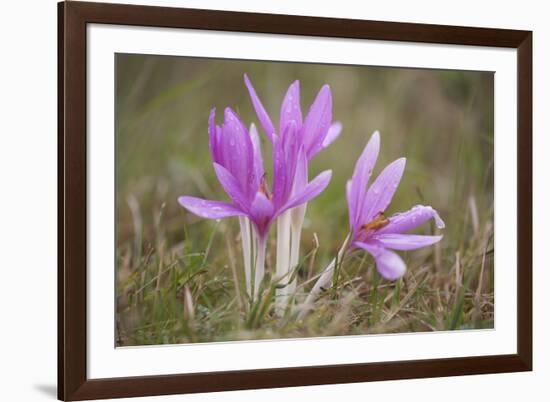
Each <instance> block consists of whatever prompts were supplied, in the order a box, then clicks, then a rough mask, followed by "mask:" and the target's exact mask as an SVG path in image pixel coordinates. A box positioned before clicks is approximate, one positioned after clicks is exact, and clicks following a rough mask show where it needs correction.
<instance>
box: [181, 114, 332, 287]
mask: <svg viewBox="0 0 550 402" xmlns="http://www.w3.org/2000/svg"><path fill="white" fill-rule="evenodd" d="M287 130H288V131H289V133H288V134H289V135H288V140H286V141H285V140H279V138H278V137H275V138H274V150H273V154H274V158H273V164H274V166H273V172H274V179H273V192H272V193H271V192H270V191H269V187H268V184H267V181H266V179H265V171H264V167H263V161H262V154H261V150H260V141H259V138H258V135H257V132H256V130H255V129H252V130H251V131H250V132H249V131H248V130H247V129H246V127H245V126H244V124H243V123H242V122H241V120H240V119H239V117H238V116H237V114H236V113H235V112H233V111H232V110H231V109H230V108H226V109H225V112H224V123H223V124H222V125H221V126H217V125H216V124H215V110H212V111H211V113H210V117H209V124H208V131H209V140H210V152H211V154H212V159H213V165H214V170H215V172H216V176H217V178H218V181H219V182H220V184H221V186H222V187H223V189H224V190H225V192H226V193H227V195H228V196H229V197H230V198H231V202H223V201H211V200H204V199H201V198H196V197H189V196H182V197H179V198H178V201H179V203H180V204H181V205H182V206H183V207H184V208H186V209H187V210H189V211H190V212H192V213H194V214H195V215H198V216H200V217H203V218H207V219H220V218H225V217H230V216H239V217H242V218H247V220H248V221H245V223H246V224H248V222H250V225H251V228H252V231H251V232H252V234H253V235H254V236H253V237H254V239H253V241H255V246H256V247H255V248H256V262H255V275H254V283H253V286H254V287H253V288H252V289H250V288H248V290H249V294H250V295H254V296H256V295H257V294H258V291H259V286H260V283H261V281H262V279H263V276H264V265H265V247H266V239H267V233H268V231H269V228H270V226H271V224H272V222H273V220H274V219H276V218H277V216H279V215H280V214H281V213H283V212H284V211H286V210H288V209H290V208H293V207H296V206H298V205H300V204H303V203H304V202H307V201H308V200H310V199H312V198H314V197H316V196H317V195H318V194H319V193H321V192H322V191H323V190H324V189H325V187H326V186H327V185H328V183H329V181H330V177H331V174H332V172H331V171H329V170H327V171H325V172H323V173H321V174H319V175H318V176H317V177H316V178H315V179H313V180H312V181H311V182H310V183H307V184H306V185H305V186H304V187H303V188H302V189H301V191H300V192H299V193H296V194H291V193H292V191H291V189H292V184H293V182H294V177H295V176H296V170H297V166H298V163H299V161H300V159H302V160H303V159H305V153H304V151H303V147H302V146H301V144H300V142H299V137H297V136H296V135H295V133H294V132H293V131H295V126H294V125H289V127H288V129H287ZM300 155H301V156H300ZM241 227H243V221H241ZM243 246H246V239H244V238H243ZM248 247H249V248H250V247H252V244H251V242H248ZM250 255H251V253H249V256H250ZM245 259H246V258H245ZM245 266H246V261H245ZM248 282H251V283H252V279H251V275H250V274H248V279H247V283H248ZM251 287H252V285H251Z"/></svg>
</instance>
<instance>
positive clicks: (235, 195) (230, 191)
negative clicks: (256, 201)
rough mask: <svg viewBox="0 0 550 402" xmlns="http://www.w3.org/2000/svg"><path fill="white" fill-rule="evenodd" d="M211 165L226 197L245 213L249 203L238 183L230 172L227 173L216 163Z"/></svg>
mask: <svg viewBox="0 0 550 402" xmlns="http://www.w3.org/2000/svg"><path fill="white" fill-rule="evenodd" d="M213 165H214V170H215V171H216V176H217V177H218V181H219V182H220V184H221V185H222V187H223V189H224V190H225V192H226V193H227V195H228V196H229V197H230V198H231V199H232V200H233V202H234V203H235V204H237V205H238V206H239V207H240V208H241V209H243V210H244V211H246V210H247V205H249V203H250V201H249V199H248V198H247V196H246V194H245V193H244V191H243V190H242V188H241V185H240V183H239V182H238V181H237V179H236V178H235V177H234V176H233V175H232V174H231V172H229V171H228V170H227V169H226V168H224V167H223V166H222V165H218V164H217V163H213Z"/></svg>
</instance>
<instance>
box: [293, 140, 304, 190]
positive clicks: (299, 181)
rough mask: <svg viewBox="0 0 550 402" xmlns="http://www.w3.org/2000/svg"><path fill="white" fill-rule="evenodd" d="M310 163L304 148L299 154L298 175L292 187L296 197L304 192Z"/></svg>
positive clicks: (295, 176)
mask: <svg viewBox="0 0 550 402" xmlns="http://www.w3.org/2000/svg"><path fill="white" fill-rule="evenodd" d="M307 170H308V162H307V156H306V151H305V150H304V147H301V148H300V151H299V152H298V163H297V164H296V174H295V175H294V184H293V187H292V195H296V194H298V193H300V192H301V191H303V189H304V188H305V187H306V185H307V180H308V171H307Z"/></svg>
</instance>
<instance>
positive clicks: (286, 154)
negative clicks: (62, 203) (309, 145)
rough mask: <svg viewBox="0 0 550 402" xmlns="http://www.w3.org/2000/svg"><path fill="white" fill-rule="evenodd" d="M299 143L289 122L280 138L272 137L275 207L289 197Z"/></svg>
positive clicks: (293, 124) (292, 124)
mask: <svg viewBox="0 0 550 402" xmlns="http://www.w3.org/2000/svg"><path fill="white" fill-rule="evenodd" d="M300 142H301V141H300V138H299V136H298V135H297V133H296V123H295V122H294V121H291V122H289V124H288V125H287V127H286V129H285V133H284V135H283V136H282V138H281V137H278V136H277V135H274V136H273V204H274V205H275V206H276V207H280V206H281V205H283V204H284V203H286V202H287V201H288V198H289V197H290V193H291V191H292V184H293V181H294V176H295V173H296V165H297V163H298V161H297V159H298V152H299V151H300Z"/></svg>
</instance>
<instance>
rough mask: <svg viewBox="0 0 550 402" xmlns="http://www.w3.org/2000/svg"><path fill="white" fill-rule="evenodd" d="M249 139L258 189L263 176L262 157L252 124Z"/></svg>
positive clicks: (258, 138) (256, 134) (256, 132)
mask: <svg viewBox="0 0 550 402" xmlns="http://www.w3.org/2000/svg"><path fill="white" fill-rule="evenodd" d="M250 139H251V140H252V149H253V152H254V176H255V177H254V179H255V180H256V183H255V185H254V186H255V187H256V188H259V186H260V180H261V178H262V177H263V175H264V160H263V157H262V146H261V143H260V136H259V135H258V130H256V126H255V125H254V123H252V124H251V125H250Z"/></svg>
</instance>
